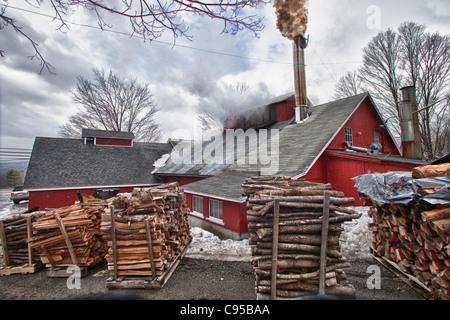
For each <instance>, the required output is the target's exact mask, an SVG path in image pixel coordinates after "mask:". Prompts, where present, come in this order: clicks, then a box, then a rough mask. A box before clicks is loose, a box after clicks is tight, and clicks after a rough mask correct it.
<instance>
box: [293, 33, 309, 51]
mask: <svg viewBox="0 0 450 320" xmlns="http://www.w3.org/2000/svg"><path fill="white" fill-rule="evenodd" d="M295 40H296V42H298V44H299V46H300V48H302V49H306V47H307V46H308V43H309V35H308V38H305V36H304V35H302V34H299V35H298V36H296V37H295Z"/></svg>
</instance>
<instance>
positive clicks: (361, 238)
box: [340, 207, 372, 257]
mask: <svg viewBox="0 0 450 320" xmlns="http://www.w3.org/2000/svg"><path fill="white" fill-rule="evenodd" d="M351 209H353V210H356V211H358V212H360V213H361V214H362V215H361V217H360V218H359V219H356V220H352V221H348V222H345V223H344V224H343V228H344V231H343V232H342V234H341V237H340V243H341V251H342V253H343V255H344V256H345V257H348V256H350V255H352V256H361V257H368V256H370V255H371V254H370V251H369V248H370V245H371V243H372V233H371V231H370V230H369V228H368V227H367V224H368V223H369V222H371V221H372V218H370V217H369V215H368V211H369V207H351Z"/></svg>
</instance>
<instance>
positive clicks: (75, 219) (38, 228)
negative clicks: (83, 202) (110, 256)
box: [29, 205, 106, 268]
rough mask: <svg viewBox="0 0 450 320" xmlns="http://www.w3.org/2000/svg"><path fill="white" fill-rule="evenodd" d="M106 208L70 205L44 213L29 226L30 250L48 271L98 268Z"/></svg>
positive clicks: (101, 256) (102, 245) (102, 252)
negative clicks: (68, 268) (102, 218)
mask: <svg viewBox="0 0 450 320" xmlns="http://www.w3.org/2000/svg"><path fill="white" fill-rule="evenodd" d="M105 207H106V206H104V205H94V206H77V205H73V206H70V207H65V208H60V209H57V210H49V211H45V212H44V213H43V215H42V216H40V217H38V218H36V219H35V221H34V222H33V224H32V230H33V235H32V238H31V239H30V240H29V243H30V247H31V248H33V249H35V250H37V251H39V252H40V258H41V261H42V263H43V264H45V266H46V267H49V268H58V267H68V266H73V265H75V266H78V267H90V266H95V265H97V264H99V263H100V262H102V261H103V259H104V257H105V254H106V244H105V242H104V241H103V240H102V237H101V231H100V225H101V216H102V214H103V213H104V212H105Z"/></svg>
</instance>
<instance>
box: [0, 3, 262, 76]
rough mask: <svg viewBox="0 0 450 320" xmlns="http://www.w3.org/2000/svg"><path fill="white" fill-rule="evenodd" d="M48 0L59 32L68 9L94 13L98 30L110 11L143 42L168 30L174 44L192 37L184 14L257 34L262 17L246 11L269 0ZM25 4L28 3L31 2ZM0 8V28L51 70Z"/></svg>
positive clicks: (226, 28) (227, 28) (228, 30)
mask: <svg viewBox="0 0 450 320" xmlns="http://www.w3.org/2000/svg"><path fill="white" fill-rule="evenodd" d="M44 1H45V0H36V5H37V6H40V5H41V3H43V2H44ZM48 1H50V3H51V6H52V8H53V10H54V13H55V17H54V20H59V21H60V22H61V24H60V26H59V27H58V28H57V30H59V31H62V30H63V29H64V28H68V22H67V21H66V20H65V19H66V16H67V14H68V13H69V11H70V10H78V9H79V8H85V9H88V10H92V11H93V12H94V13H95V15H96V18H97V23H98V25H99V27H100V28H101V29H103V28H105V27H106V28H112V25H111V24H110V23H108V21H107V20H106V19H105V16H106V14H107V13H110V14H114V15H117V16H120V17H123V18H126V19H127V20H128V21H129V23H130V28H131V35H133V34H138V35H141V36H142V37H143V38H144V41H145V40H149V41H152V40H156V39H157V38H159V37H161V36H162V35H163V33H164V32H166V31H168V32H170V33H172V35H173V44H174V45H175V44H176V39H177V38H179V37H183V38H186V39H188V40H192V36H191V35H190V34H189V33H188V30H189V26H188V25H187V24H186V23H185V20H184V17H185V16H186V15H200V16H205V17H208V18H211V19H214V20H218V21H222V22H223V24H224V26H223V29H222V33H231V34H236V33H238V32H239V31H242V30H248V31H250V32H253V34H254V35H255V36H258V35H259V32H260V31H262V30H263V29H264V25H263V23H262V21H263V18H262V17H258V16H257V15H251V14H248V13H247V10H248V9H256V8H257V7H258V6H260V5H264V4H267V3H269V2H270V1H269V0H211V2H203V1H196V0H134V1H133V0H122V1H121V2H118V1H117V2H116V1H114V2H112V1H94V0H48ZM111 3H113V4H111ZM29 4H30V5H31V3H29ZM115 5H117V7H116V6H115ZM0 9H1V11H0V29H2V28H3V27H5V26H8V25H11V26H12V27H13V28H14V30H16V32H18V33H20V34H21V35H22V36H24V37H26V38H27V40H29V41H30V43H31V44H32V46H33V48H34V50H35V54H34V55H33V56H31V58H37V59H38V60H39V61H40V62H41V66H42V68H41V70H40V72H42V71H43V70H44V69H46V70H48V71H49V72H50V73H53V70H55V68H54V67H53V66H52V65H51V64H49V63H48V62H47V61H46V60H45V59H44V57H43V56H42V55H41V52H40V51H39V50H38V44H37V43H36V42H35V41H33V40H32V39H31V38H30V37H28V36H27V35H26V34H25V33H23V32H22V31H21V28H20V27H18V26H17V22H16V21H14V20H13V19H10V18H9V17H7V16H6V15H5V12H6V6H1V7H0ZM4 54H5V50H4V49H3V48H0V56H4Z"/></svg>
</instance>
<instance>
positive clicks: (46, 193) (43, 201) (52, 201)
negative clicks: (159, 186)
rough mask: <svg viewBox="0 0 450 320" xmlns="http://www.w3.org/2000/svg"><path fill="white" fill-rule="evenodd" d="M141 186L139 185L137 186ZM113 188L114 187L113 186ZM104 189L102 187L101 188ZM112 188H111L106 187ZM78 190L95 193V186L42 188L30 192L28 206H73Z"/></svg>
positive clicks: (128, 190) (127, 190)
mask: <svg viewBox="0 0 450 320" xmlns="http://www.w3.org/2000/svg"><path fill="white" fill-rule="evenodd" d="M136 187H139V186H136ZM111 188H112V187H111ZM134 188H135V187H121V188H119V189H120V191H119V192H120V193H123V192H131V191H133V189H134ZM100 189H102V188H100ZM104 189H110V188H104ZM77 191H79V192H80V193H81V194H83V193H84V194H87V195H93V194H94V188H85V189H79V188H76V189H67V190H42V191H33V190H31V191H30V193H29V201H28V208H29V209H31V208H33V207H35V206H38V207H39V208H40V209H41V210H44V209H46V208H61V207H67V206H71V205H73V204H74V203H75V201H77V200H78V196H77Z"/></svg>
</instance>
